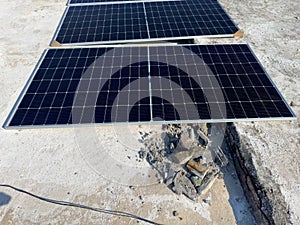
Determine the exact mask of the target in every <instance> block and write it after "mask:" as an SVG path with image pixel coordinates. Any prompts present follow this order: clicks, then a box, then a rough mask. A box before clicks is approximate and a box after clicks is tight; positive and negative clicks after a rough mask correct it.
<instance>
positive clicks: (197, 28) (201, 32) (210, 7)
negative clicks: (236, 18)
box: [145, 0, 238, 39]
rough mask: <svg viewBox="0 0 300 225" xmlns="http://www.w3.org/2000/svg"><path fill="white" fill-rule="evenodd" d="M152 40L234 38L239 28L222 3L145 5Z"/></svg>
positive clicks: (191, 1) (192, 0)
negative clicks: (207, 37)
mask: <svg viewBox="0 0 300 225" xmlns="http://www.w3.org/2000/svg"><path fill="white" fill-rule="evenodd" d="M145 7H146V9H147V10H146V13H147V21H148V24H149V30H150V31H151V32H150V37H151V38H154V39H155V38H165V37H168V38H171V37H195V36H213V35H233V34H234V33H236V32H237V31H238V28H237V26H236V25H235V24H234V23H233V21H232V20H231V19H230V17H229V16H228V15H227V14H226V12H225V11H224V9H223V8H222V6H221V5H220V4H219V3H218V1H207V0H186V1H168V2H147V3H145Z"/></svg>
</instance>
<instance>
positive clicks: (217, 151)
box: [212, 146, 228, 167]
mask: <svg viewBox="0 0 300 225" xmlns="http://www.w3.org/2000/svg"><path fill="white" fill-rule="evenodd" d="M212 153H213V157H214V158H215V159H216V163H217V164H219V166H221V167H223V166H226V165H227V164H228V159H227V157H226V155H225V154H224V152H223V150H222V149H221V148H220V146H218V147H216V148H213V149H212Z"/></svg>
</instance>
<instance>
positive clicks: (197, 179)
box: [191, 176, 202, 187]
mask: <svg viewBox="0 0 300 225" xmlns="http://www.w3.org/2000/svg"><path fill="white" fill-rule="evenodd" d="M191 181H192V183H193V184H194V186H195V187H199V186H200V185H201V183H202V179H201V178H200V177H198V176H191Z"/></svg>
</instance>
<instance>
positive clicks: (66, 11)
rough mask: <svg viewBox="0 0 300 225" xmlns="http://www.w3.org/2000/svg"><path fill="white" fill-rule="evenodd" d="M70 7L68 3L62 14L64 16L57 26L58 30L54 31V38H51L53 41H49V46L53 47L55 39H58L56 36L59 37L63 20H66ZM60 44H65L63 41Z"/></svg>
mask: <svg viewBox="0 0 300 225" xmlns="http://www.w3.org/2000/svg"><path fill="white" fill-rule="evenodd" d="M69 8H70V6H69V5H67V7H66V8H65V11H64V13H63V15H62V17H61V19H60V21H59V23H58V26H57V27H56V30H55V31H54V34H53V37H52V39H51V41H50V43H49V46H50V47H52V44H53V43H54V42H55V41H57V40H56V38H57V36H58V33H59V31H60V29H61V27H62V24H63V21H64V20H65V18H66V15H67V13H68V11H69ZM59 44H62V45H63V43H59Z"/></svg>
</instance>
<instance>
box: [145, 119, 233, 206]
mask: <svg viewBox="0 0 300 225" xmlns="http://www.w3.org/2000/svg"><path fill="white" fill-rule="evenodd" d="M163 131H164V132H163V133H160V134H157V133H141V136H142V137H141V141H142V143H144V145H145V148H143V149H141V151H140V152H139V156H140V158H142V159H146V160H147V162H148V163H150V165H152V166H153V167H154V168H155V169H156V170H157V171H158V173H159V174H160V176H161V178H162V181H163V182H164V183H165V184H166V185H168V187H169V188H170V189H171V190H173V191H174V192H175V193H177V194H184V195H185V196H187V197H188V198H190V199H191V200H194V201H197V199H198V197H199V196H200V195H201V194H203V193H205V192H206V191H207V190H208V189H209V188H210V187H211V186H212V185H213V183H214V181H215V180H216V179H217V178H218V177H219V176H220V175H222V174H221V172H220V169H219V168H220V166H225V165H226V164H227V163H228V161H227V158H226V156H225V155H224V153H223V151H222V149H221V148H220V147H216V148H213V149H212V148H211V145H210V141H209V129H208V125H207V124H197V125H194V124H193V125H174V124H173V125H166V126H164V127H163Z"/></svg>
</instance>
